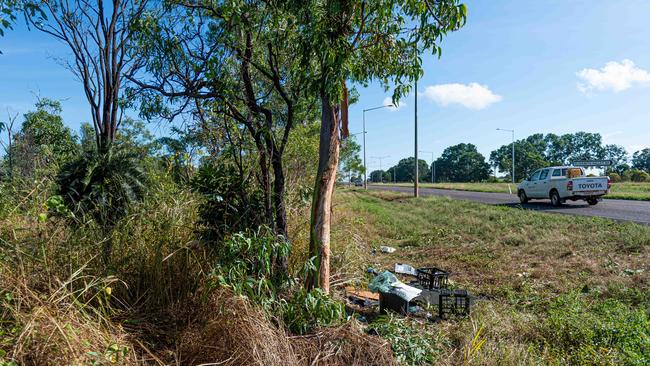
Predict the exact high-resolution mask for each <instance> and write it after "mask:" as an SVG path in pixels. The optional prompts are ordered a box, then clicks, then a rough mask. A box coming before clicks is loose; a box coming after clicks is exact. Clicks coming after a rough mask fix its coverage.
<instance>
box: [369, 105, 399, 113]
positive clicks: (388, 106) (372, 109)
mask: <svg viewBox="0 0 650 366" xmlns="http://www.w3.org/2000/svg"><path fill="white" fill-rule="evenodd" d="M390 107H394V105H392V104H387V105H382V106H379V107H373V108H368V109H364V110H363V111H364V112H368V111H374V110H375V109H382V108H390Z"/></svg>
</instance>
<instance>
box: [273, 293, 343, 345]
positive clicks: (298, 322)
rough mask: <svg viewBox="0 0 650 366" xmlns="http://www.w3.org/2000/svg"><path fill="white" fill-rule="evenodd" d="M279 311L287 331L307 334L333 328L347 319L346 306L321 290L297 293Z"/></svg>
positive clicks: (283, 303)
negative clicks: (315, 329)
mask: <svg viewBox="0 0 650 366" xmlns="http://www.w3.org/2000/svg"><path fill="white" fill-rule="evenodd" d="M279 311H280V312H281V314H282V319H283V320H284V324H285V325H286V326H287V329H289V331H291V332H292V333H294V334H305V333H308V332H310V331H312V330H313V329H314V328H318V327H324V326H331V325H335V324H338V323H340V322H342V321H343V320H344V319H345V306H344V305H343V303H341V302H339V301H336V300H334V299H332V298H331V297H330V296H329V295H327V294H326V293H325V292H323V291H322V290H321V289H313V290H311V291H306V290H305V289H301V290H299V291H297V292H296V293H295V294H294V295H293V297H292V298H291V299H290V300H289V301H282V302H281V303H280V309H279Z"/></svg>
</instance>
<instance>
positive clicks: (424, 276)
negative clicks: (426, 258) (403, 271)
mask: <svg viewBox="0 0 650 366" xmlns="http://www.w3.org/2000/svg"><path fill="white" fill-rule="evenodd" d="M417 274H418V282H419V283H420V285H421V286H422V287H423V288H425V289H427V290H436V289H444V288H447V285H448V282H449V272H447V271H443V270H442V269H440V268H436V267H423V268H418V269H417Z"/></svg>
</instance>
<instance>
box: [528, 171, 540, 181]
mask: <svg viewBox="0 0 650 366" xmlns="http://www.w3.org/2000/svg"><path fill="white" fill-rule="evenodd" d="M541 172H542V171H541V170H538V171H536V172H535V173H533V175H532V176H531V177H530V180H531V181H536V180H539V175H540V173H541Z"/></svg>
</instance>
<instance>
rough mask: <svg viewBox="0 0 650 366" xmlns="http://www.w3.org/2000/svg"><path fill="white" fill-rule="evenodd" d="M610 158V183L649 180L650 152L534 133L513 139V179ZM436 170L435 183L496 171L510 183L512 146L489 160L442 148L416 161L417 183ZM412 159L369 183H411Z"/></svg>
mask: <svg viewBox="0 0 650 366" xmlns="http://www.w3.org/2000/svg"><path fill="white" fill-rule="evenodd" d="M603 159H606V160H612V162H613V165H612V166H611V167H607V168H606V170H605V173H606V174H608V175H610V177H611V178H612V180H613V181H615V182H616V181H637V182H644V181H650V176H648V174H649V173H650V148H646V149H643V150H640V151H637V152H635V153H634V154H632V155H631V156H630V155H629V154H628V153H627V151H626V150H625V148H624V147H623V146H620V145H614V144H604V143H603V141H602V137H601V135H600V134H598V133H589V132H576V133H573V134H564V135H556V134H547V135H544V134H541V133H539V134H534V135H531V136H528V137H527V138H525V139H521V140H517V141H515V174H516V176H515V179H516V180H517V181H520V180H522V179H523V178H525V177H526V176H528V175H529V174H530V173H531V172H532V171H534V170H536V169H539V168H542V167H546V166H552V165H570V164H571V162H573V161H577V160H603ZM434 168H435V181H436V182H481V181H487V180H490V179H495V178H493V177H491V175H494V174H495V172H496V171H497V170H498V171H500V172H503V173H505V176H504V177H503V178H504V179H505V180H506V181H508V180H510V175H511V173H510V172H512V144H507V145H503V146H501V147H499V148H498V149H496V150H494V151H492V152H491V153H490V157H489V162H487V161H486V159H485V157H484V156H483V155H481V154H480V153H479V152H478V151H477V149H476V146H474V145H473V144H464V143H462V144H458V145H454V146H450V147H448V148H446V149H445V150H444V151H443V153H442V155H441V156H440V157H439V158H438V159H436V160H435V164H428V163H427V162H426V161H425V160H422V159H420V161H419V167H418V169H419V175H420V177H419V178H420V182H431V180H432V179H433V178H432V174H431V173H432V171H433V170H434ZM413 171H414V159H413V158H412V157H411V158H407V159H402V160H400V162H399V163H398V164H397V165H395V166H393V167H391V168H389V169H387V170H385V171H382V170H375V171H373V172H371V174H370V181H372V182H381V181H383V182H393V181H395V182H412V181H413Z"/></svg>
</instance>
